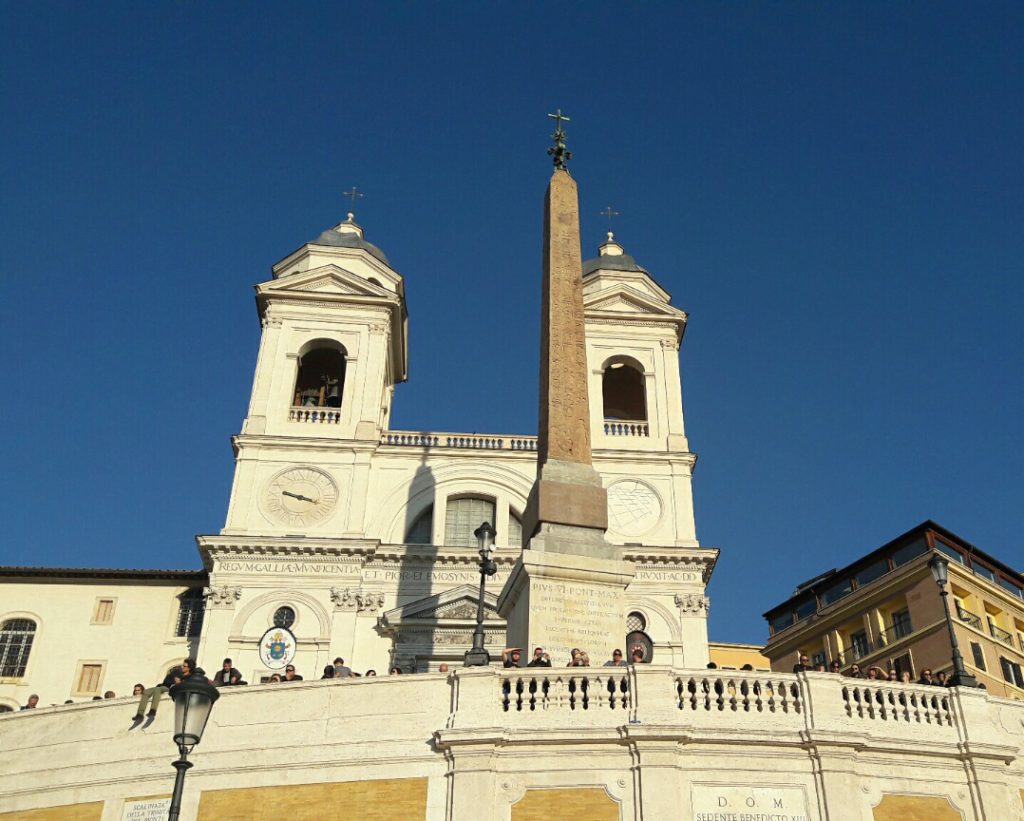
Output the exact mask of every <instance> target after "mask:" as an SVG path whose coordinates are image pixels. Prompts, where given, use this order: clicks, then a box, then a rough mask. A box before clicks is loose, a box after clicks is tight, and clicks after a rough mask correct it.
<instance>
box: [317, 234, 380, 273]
mask: <svg viewBox="0 0 1024 821" xmlns="http://www.w3.org/2000/svg"><path fill="white" fill-rule="evenodd" d="M309 245H333V246H335V247H338V248H362V249H363V250H364V251H366V252H368V253H369V254H370V255H371V256H374V257H376V258H377V259H379V260H380V261H381V262H383V263H384V264H385V265H387V266H389V267H390V265H391V263H390V262H388V258H387V257H386V256H384V252H383V251H382V250H380V248H378V247H377V246H376V245H374V244H373V243H372V242H367V241H366V240H365V239H363V238H362V237H361V236H359V235H358V234H356V233H354V232H348V231H346V232H344V233H342V232H340V231H335V230H334V229H333V228H328V229H327V230H326V231H324V232H323V233H322V234H320V236H318V237H317V238H316V239H314V240H311V241H310V242H309Z"/></svg>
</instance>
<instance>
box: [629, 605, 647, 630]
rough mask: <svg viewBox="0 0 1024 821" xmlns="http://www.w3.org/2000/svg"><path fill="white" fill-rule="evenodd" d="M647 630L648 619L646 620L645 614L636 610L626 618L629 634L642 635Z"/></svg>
mask: <svg viewBox="0 0 1024 821" xmlns="http://www.w3.org/2000/svg"><path fill="white" fill-rule="evenodd" d="M646 629H647V619H645V618H644V614H643V613H640V612H638V611H636V610H634V611H633V612H632V613H630V614H629V615H628V616H626V632H627V633H642V632H643V631H644V630H646Z"/></svg>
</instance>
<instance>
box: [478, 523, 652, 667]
mask: <svg viewBox="0 0 1024 821" xmlns="http://www.w3.org/2000/svg"><path fill="white" fill-rule="evenodd" d="M546 527H547V526H542V530H541V534H538V535H544V528H546ZM634 570H635V568H634V565H633V563H632V562H625V561H622V560H620V559H609V558H594V557H590V556H580V555H576V554H573V553H558V552H556V551H554V550H552V549H551V548H550V547H549V548H548V549H547V550H543V551H540V550H524V551H523V553H522V555H521V556H520V557H519V559H518V560H517V561H516V563H515V566H514V567H513V568H512V573H511V575H510V576H509V578H508V580H507V581H506V582H505V587H504V588H503V589H502V591H501V595H500V596H499V597H498V612H499V613H500V614H501V616H502V617H503V618H504V619H505V620H506V622H507V628H506V630H507V632H506V635H507V640H508V646H509V647H522V648H523V664H526V662H527V661H528V660H529V659H531V658H532V657H533V648H534V647H543V648H544V650H545V651H546V652H547V653H548V655H549V656H550V657H551V664H552V665H553V666H554V667H564V666H565V665H566V664H568V663H569V659H570V651H571V650H572V649H573V648H574V647H578V648H579V649H581V650H584V651H586V653H587V655H589V656H590V663H591V665H592V666H595V667H599V666H601V665H602V664H604V662H606V661H607V660H609V659H610V658H611V657H612V650H614V649H615V648H616V647H618V648H624V646H625V642H626V596H625V592H626V587H627V585H629V583H630V581H632V579H633V573H634Z"/></svg>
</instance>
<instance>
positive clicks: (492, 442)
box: [380, 430, 537, 451]
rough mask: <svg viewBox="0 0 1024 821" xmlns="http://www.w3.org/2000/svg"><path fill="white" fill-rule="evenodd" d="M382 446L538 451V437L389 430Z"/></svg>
mask: <svg viewBox="0 0 1024 821" xmlns="http://www.w3.org/2000/svg"><path fill="white" fill-rule="evenodd" d="M380 443H381V444H382V445H397V446H399V447H414V448H454V449H457V450H523V451H536V450H537V437H536V436H503V435H499V434H490V433H430V432H418V431H409V430H389V431H385V432H384V434H383V435H382V436H381V439H380Z"/></svg>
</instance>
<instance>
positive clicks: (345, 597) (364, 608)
mask: <svg viewBox="0 0 1024 821" xmlns="http://www.w3.org/2000/svg"><path fill="white" fill-rule="evenodd" d="M331 601H332V602H334V609H335V610H355V611H357V612H359V613H363V612H370V613H376V612H377V611H378V610H380V609H381V608H382V607H383V606H384V594H383V593H364V592H363V591H362V590H352V588H350V587H346V588H340V587H332V588H331Z"/></svg>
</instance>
